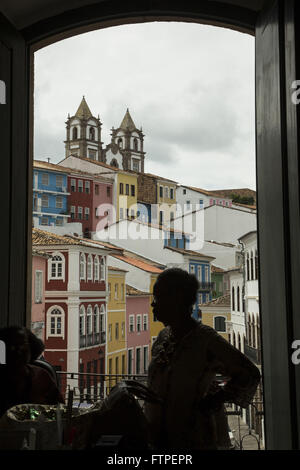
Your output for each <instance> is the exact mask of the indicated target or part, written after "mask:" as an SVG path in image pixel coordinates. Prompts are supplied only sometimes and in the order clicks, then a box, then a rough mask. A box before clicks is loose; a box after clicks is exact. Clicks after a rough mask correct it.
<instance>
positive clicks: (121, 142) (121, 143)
mask: <svg viewBox="0 0 300 470" xmlns="http://www.w3.org/2000/svg"><path fill="white" fill-rule="evenodd" d="M118 146H119V147H120V148H123V140H122V138H121V137H120V138H119V139H118Z"/></svg>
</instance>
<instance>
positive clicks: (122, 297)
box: [121, 284, 124, 300]
mask: <svg viewBox="0 0 300 470" xmlns="http://www.w3.org/2000/svg"><path fill="white" fill-rule="evenodd" d="M121 300H124V284H121Z"/></svg>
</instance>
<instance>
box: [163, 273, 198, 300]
mask: <svg viewBox="0 0 300 470" xmlns="http://www.w3.org/2000/svg"><path fill="white" fill-rule="evenodd" d="M156 283H157V284H158V285H162V284H163V286H164V288H166V290H168V291H169V292H172V291H174V292H177V291H179V290H180V291H181V292H182V293H183V300H184V303H185V304H186V305H187V306H188V307H190V306H191V305H193V304H194V303H195V302H196V300H197V292H198V290H199V282H198V280H197V278H196V276H195V275H194V274H189V273H188V272H187V271H184V270H183V269H180V268H169V269H165V270H164V271H163V272H162V273H160V274H159V276H158V278H157V280H156Z"/></svg>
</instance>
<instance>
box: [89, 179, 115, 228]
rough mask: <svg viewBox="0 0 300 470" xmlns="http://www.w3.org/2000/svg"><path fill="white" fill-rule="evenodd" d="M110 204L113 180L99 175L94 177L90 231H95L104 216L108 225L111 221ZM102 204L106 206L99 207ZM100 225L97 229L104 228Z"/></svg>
mask: <svg viewBox="0 0 300 470" xmlns="http://www.w3.org/2000/svg"><path fill="white" fill-rule="evenodd" d="M112 204H113V181H112V180H109V179H108V178H101V177H99V176H98V177H97V178H94V181H93V197H92V233H95V232H97V225H98V224H99V222H101V221H102V220H103V219H104V218H105V220H107V224H108V225H109V223H110V222H111V221H112V216H113V214H112ZM102 205H105V206H107V207H104V206H103V207H101V206H102ZM104 209H105V210H104ZM100 225H101V224H100ZM100 225H99V228H98V230H101V229H102V228H104V227H102V226H100Z"/></svg>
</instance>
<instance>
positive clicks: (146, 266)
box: [111, 255, 163, 274]
mask: <svg viewBox="0 0 300 470" xmlns="http://www.w3.org/2000/svg"><path fill="white" fill-rule="evenodd" d="M111 256H113V257H114V258H117V259H119V260H120V261H124V262H125V263H128V264H130V265H132V266H135V267H136V268H139V269H142V270H143V271H147V272H149V273H157V274H160V273H161V272H162V271H163V269H162V268H158V267H156V266H154V265H153V264H150V263H147V262H146V261H142V260H140V259H137V258H132V257H131V256H126V255H111Z"/></svg>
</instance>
